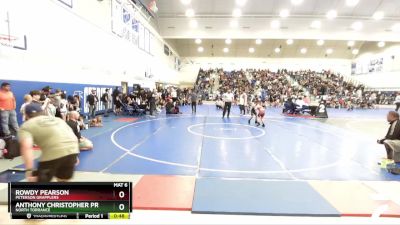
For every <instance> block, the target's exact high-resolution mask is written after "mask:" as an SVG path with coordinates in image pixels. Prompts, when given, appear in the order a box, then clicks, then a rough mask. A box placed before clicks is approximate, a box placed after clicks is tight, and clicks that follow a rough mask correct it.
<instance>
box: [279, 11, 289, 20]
mask: <svg viewBox="0 0 400 225" xmlns="http://www.w3.org/2000/svg"><path fill="white" fill-rule="evenodd" d="M289 15H290V11H289V10H288V9H282V10H281V11H280V12H279V16H280V17H282V18H286V17H288V16H289Z"/></svg>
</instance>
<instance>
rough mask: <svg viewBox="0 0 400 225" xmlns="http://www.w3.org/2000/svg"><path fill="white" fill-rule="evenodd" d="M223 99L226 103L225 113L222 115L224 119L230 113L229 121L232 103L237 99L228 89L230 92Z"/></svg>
mask: <svg viewBox="0 0 400 225" xmlns="http://www.w3.org/2000/svg"><path fill="white" fill-rule="evenodd" d="M222 98H223V100H224V102H225V105H224V112H223V113H222V118H224V117H225V114H226V112H227V111H228V119H229V115H230V114H231V107H232V102H233V100H234V98H235V97H234V95H233V93H232V92H231V90H229V89H228V91H227V92H226V93H225V94H223V95H222Z"/></svg>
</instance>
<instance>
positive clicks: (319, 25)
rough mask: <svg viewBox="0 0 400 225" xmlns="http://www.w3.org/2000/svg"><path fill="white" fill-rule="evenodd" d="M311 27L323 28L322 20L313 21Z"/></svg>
mask: <svg viewBox="0 0 400 225" xmlns="http://www.w3.org/2000/svg"><path fill="white" fill-rule="evenodd" d="M310 27H311V28H313V29H321V21H319V20H314V21H312V22H311V24H310Z"/></svg>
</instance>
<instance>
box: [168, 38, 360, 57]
mask: <svg viewBox="0 0 400 225" xmlns="http://www.w3.org/2000/svg"><path fill="white" fill-rule="evenodd" d="M167 42H168V43H169V44H171V45H172V46H175V48H176V49H177V51H178V54H179V55H180V56H181V57H193V56H196V57H212V56H214V57H255V58H257V57H264V58H265V57H268V58H290V57H303V58H307V57H309V58H322V57H328V58H348V59H351V58H353V57H354V55H353V54H352V49H360V48H362V46H363V45H364V43H365V42H361V41H358V42H355V45H354V46H353V47H351V48H348V46H347V41H325V43H324V44H323V45H322V46H318V45H317V42H316V41H315V40H294V41H293V44H292V45H287V43H286V39H285V40H283V39H273V40H272V39H268V40H266V39H264V40H262V43H261V44H259V45H257V44H256V42H255V40H254V39H237V40H232V43H231V44H229V45H228V44H226V43H225V39H203V40H202V43H201V44H196V43H195V40H194V39H167ZM199 47H203V49H204V51H203V52H198V48H199ZM224 48H228V49H229V52H227V53H226V52H224V51H223V49H224ZM249 48H254V50H255V51H254V53H250V52H249ZM276 48H280V52H279V53H276V52H275V49H276ZM302 48H306V49H307V53H306V54H302V53H301V52H300V51H301V49H302ZM329 48H331V49H332V50H333V52H332V53H331V54H329V55H327V54H326V51H327V49H329Z"/></svg>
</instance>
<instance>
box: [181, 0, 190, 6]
mask: <svg viewBox="0 0 400 225" xmlns="http://www.w3.org/2000/svg"><path fill="white" fill-rule="evenodd" d="M191 2H192V0H181V3H182V4H184V5H189V4H190V3H191Z"/></svg>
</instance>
